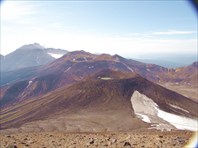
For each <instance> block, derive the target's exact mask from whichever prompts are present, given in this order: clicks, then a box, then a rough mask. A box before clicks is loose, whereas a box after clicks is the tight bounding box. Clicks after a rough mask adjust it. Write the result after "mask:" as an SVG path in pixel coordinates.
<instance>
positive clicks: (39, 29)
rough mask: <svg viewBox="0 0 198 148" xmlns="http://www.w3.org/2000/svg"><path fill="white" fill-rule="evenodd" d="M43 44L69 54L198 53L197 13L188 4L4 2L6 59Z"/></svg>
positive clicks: (2, 39) (173, 2) (3, 31)
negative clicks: (36, 44) (27, 45)
mask: <svg viewBox="0 0 198 148" xmlns="http://www.w3.org/2000/svg"><path fill="white" fill-rule="evenodd" d="M35 42H37V43H39V44H41V45H43V46H45V47H54V48H62V49H66V50H69V51H72V50H85V51H89V52H92V53H110V54H120V55H122V56H125V57H135V58H138V57H139V56H141V54H145V53H149V54H151V53H159V54H165V53H169V54H174V53H179V54H196V53H197V14H196V11H195V10H194V9H193V7H192V6H191V5H190V3H188V2H187V1H182V0H181V1H179V0H177V1H176V0H175V1H151V0H149V1H134V0H133V1H73V2H72V1H50V0H49V1H47V0H46V1H3V2H2V3H1V54H3V55H6V54H8V53H10V52H12V51H14V50H16V49H17V48H19V47H20V46H22V45H24V44H29V43H35Z"/></svg>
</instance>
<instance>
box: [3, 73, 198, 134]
mask: <svg viewBox="0 0 198 148" xmlns="http://www.w3.org/2000/svg"><path fill="white" fill-rule="evenodd" d="M125 75H126V74H125ZM124 77H125V76H123V74H122V73H121V72H120V73H118V72H114V71H108V70H106V71H104V72H100V73H98V74H96V75H94V76H92V77H90V78H87V79H84V80H83V81H81V82H79V83H76V84H74V85H72V86H70V87H65V88H64V87H63V88H61V89H58V90H56V91H53V92H51V93H48V94H46V95H43V96H41V97H38V98H33V99H31V100H26V101H23V102H21V103H18V104H16V105H15V106H11V107H9V108H5V109H3V110H2V111H1V114H0V124H1V129H4V128H11V127H20V126H21V125H23V126H22V127H21V128H19V129H21V130H23V129H26V130H27V129H29V130H30V129H31V130H35V129H37V130H47V131H48V130H65V131H86V130H88V131H95V130H98V131H101V130H109V131H127V130H132V129H136V128H143V127H148V125H147V124H145V123H143V122H142V121H140V120H139V119H138V118H136V116H135V114H134V112H133V108H132V105H131V102H130V99H131V96H132V94H133V92H134V91H136V90H137V91H139V92H140V93H142V94H144V95H146V96H148V97H149V98H152V99H153V101H154V102H155V103H157V104H158V105H159V107H160V108H161V109H163V110H165V111H168V112H171V113H175V114H179V115H184V116H189V117H195V116H196V117H197V104H196V103H195V102H193V101H191V100H189V99H188V98H186V97H183V96H181V95H179V94H177V93H175V92H172V91H170V90H167V89H165V88H163V87H161V86H159V85H157V84H154V83H152V82H150V81H148V80H146V79H144V78H142V77H140V76H138V75H136V74H132V75H130V74H128V75H127V78H124ZM107 78H108V79H107ZM169 104H173V105H176V106H178V107H180V108H183V109H185V110H186V111H188V113H186V112H185V111H183V110H180V109H177V108H174V107H172V106H170V105H169ZM34 126H36V127H35V128H34ZM61 127H62V129H58V128H61Z"/></svg>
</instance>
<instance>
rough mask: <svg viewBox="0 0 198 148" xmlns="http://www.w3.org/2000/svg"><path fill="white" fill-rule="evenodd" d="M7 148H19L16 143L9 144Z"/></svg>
mask: <svg viewBox="0 0 198 148" xmlns="http://www.w3.org/2000/svg"><path fill="white" fill-rule="evenodd" d="M6 148H17V146H16V145H12V144H9V145H8V146H7V147H6Z"/></svg>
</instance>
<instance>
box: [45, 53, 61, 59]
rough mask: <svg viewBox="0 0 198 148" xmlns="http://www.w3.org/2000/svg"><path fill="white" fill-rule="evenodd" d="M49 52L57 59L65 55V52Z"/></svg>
mask: <svg viewBox="0 0 198 148" xmlns="http://www.w3.org/2000/svg"><path fill="white" fill-rule="evenodd" d="M48 54H49V55H50V56H52V57H53V58H55V59H58V58H60V57H62V56H63V54H58V53H50V52H48Z"/></svg>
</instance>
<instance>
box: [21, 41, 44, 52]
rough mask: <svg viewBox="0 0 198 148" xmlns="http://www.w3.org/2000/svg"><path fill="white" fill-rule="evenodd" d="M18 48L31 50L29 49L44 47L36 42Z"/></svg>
mask: <svg viewBox="0 0 198 148" xmlns="http://www.w3.org/2000/svg"><path fill="white" fill-rule="evenodd" d="M18 49H20V50H31V49H45V48H44V47H43V46H41V45H40V44H38V43H33V44H27V45H23V46H22V47H20V48H18Z"/></svg>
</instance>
